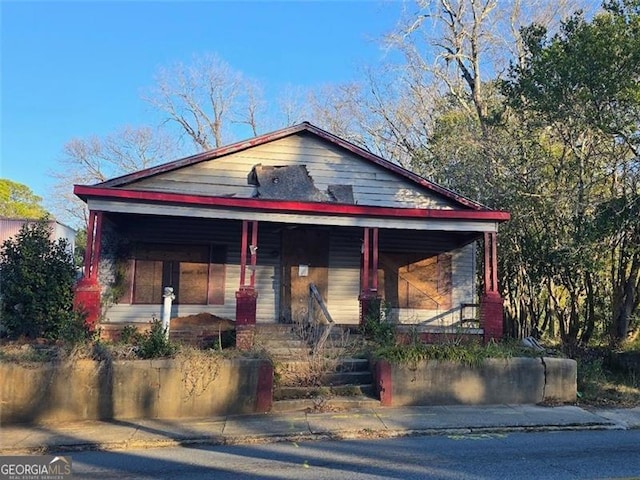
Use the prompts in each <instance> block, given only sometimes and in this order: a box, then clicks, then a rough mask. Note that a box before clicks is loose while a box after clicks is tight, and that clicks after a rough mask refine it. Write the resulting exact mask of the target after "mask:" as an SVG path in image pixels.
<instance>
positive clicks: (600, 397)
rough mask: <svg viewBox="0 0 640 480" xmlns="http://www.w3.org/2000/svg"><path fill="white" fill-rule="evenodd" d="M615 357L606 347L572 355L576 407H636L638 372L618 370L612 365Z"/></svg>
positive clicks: (639, 395) (639, 383)
mask: <svg viewBox="0 0 640 480" xmlns="http://www.w3.org/2000/svg"><path fill="white" fill-rule="evenodd" d="M615 355H616V352H612V351H611V350H610V349H608V348H590V349H588V350H584V351H582V352H580V353H579V354H578V355H576V360H577V362H578V403H579V404H582V405H589V406H602V407H635V406H638V405H640V375H639V374H638V373H637V372H638V371H639V370H636V371H633V370H629V369H623V368H620V366H619V365H617V364H616V362H615V359H614V358H615ZM638 367H640V365H638Z"/></svg>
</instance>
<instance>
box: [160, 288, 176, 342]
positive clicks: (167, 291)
mask: <svg viewBox="0 0 640 480" xmlns="http://www.w3.org/2000/svg"><path fill="white" fill-rule="evenodd" d="M162 296H163V298H164V304H163V306H162V329H163V330H164V332H165V335H166V337H167V340H168V339H169V327H170V326H171V303H172V302H173V300H174V299H175V298H176V296H175V295H174V294H173V287H164V295H162Z"/></svg>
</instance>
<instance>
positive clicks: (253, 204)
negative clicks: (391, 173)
mask: <svg viewBox="0 0 640 480" xmlns="http://www.w3.org/2000/svg"><path fill="white" fill-rule="evenodd" d="M73 192H74V193H75V194H76V195H77V196H79V197H80V198H82V199H84V200H86V199H87V198H88V197H92V198H116V199H120V200H139V201H148V202H158V203H172V204H179V205H198V206H206V207H230V208H241V209H250V210H257V211H267V212H269V211H277V212H280V213H310V214H329V215H343V216H368V217H391V218H437V219H447V220H488V221H498V222H503V221H506V220H509V218H510V217H511V215H510V214H509V212H503V211H499V210H445V209H422V208H393V207H371V206H362V205H350V204H349V205H348V204H341V203H321V202H299V201H289V200H284V201H283V200H268V199H254V198H230V197H210V196H204V195H184V194H179V193H160V192H149V191H142V190H124V189H113V188H103V187H89V186H84V185H75V186H74V189H73Z"/></svg>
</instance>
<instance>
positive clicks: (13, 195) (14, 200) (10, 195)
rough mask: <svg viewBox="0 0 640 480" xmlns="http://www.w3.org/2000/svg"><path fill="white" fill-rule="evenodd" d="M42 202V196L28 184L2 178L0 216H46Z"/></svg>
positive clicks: (0, 180)
mask: <svg viewBox="0 0 640 480" xmlns="http://www.w3.org/2000/svg"><path fill="white" fill-rule="evenodd" d="M40 202H42V198H40V197H39V196H38V195H36V194H35V193H33V192H32V191H31V189H30V188H29V187H27V186H26V185H23V184H21V183H17V182H13V181H11V180H8V179H6V178H0V216H2V217H8V218H29V219H31V218H33V219H39V218H42V217H46V216H47V211H46V210H45V209H44V208H43V207H42V205H40Z"/></svg>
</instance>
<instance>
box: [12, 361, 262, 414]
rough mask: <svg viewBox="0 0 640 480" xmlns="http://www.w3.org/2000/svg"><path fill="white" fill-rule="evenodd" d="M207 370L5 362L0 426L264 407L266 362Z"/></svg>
mask: <svg viewBox="0 0 640 480" xmlns="http://www.w3.org/2000/svg"><path fill="white" fill-rule="evenodd" d="M267 366H268V367H269V368H265V367H267ZM207 367H208V366H207V365H204V366H203V365H200V366H195V367H194V366H192V365H189V364H188V363H186V362H181V361H180V360H177V359H162V360H127V361H114V362H94V361H90V360H77V361H74V362H70V363H64V364H52V363H47V364H27V365H21V364H12V363H4V364H1V365H0V382H1V383H0V402H1V403H0V424H9V423H49V422H61V421H73V420H90V419H91V420H93V419H127V418H180V417H205V416H215V415H226V414H235V413H251V412H255V411H268V410H269V409H270V408H271V400H270V398H271V397H270V396H271V389H270V388H269V385H271V382H272V380H271V379H272V377H273V372H272V369H271V365H270V364H269V363H268V362H265V361H260V360H250V359H234V360H226V359H220V360H219V361H215V363H214V364H213V365H211V366H210V367H211V368H207ZM261 377H268V378H261ZM267 380H268V381H267ZM265 389H267V390H269V391H268V392H264V391H261V390H265ZM265 393H266V394H268V400H266V399H265V398H264V397H265Z"/></svg>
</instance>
